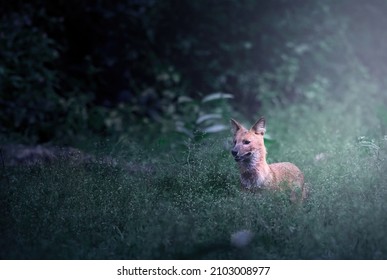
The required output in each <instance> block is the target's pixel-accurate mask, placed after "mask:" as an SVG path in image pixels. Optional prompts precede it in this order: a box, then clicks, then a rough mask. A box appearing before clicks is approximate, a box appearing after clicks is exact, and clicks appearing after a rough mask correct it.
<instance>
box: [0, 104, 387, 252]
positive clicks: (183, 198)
mask: <svg viewBox="0 0 387 280" xmlns="http://www.w3.org/2000/svg"><path fill="white" fill-rule="evenodd" d="M356 103H357V102H355V104H356ZM371 103H372V102H371ZM350 106H354V105H353V104H352V105H350ZM368 106H371V105H370V104H368ZM374 106H377V105H374ZM327 107H329V109H325V110H323V111H320V112H318V113H315V114H312V113H310V112H309V114H307V117H303V114H304V113H305V112H304V109H303V108H302V107H301V108H300V106H299V105H295V108H291V107H289V108H288V109H286V110H284V111H282V112H280V113H278V112H273V113H272V115H269V116H268V117H267V120H268V122H267V129H268V132H270V133H271V134H272V135H273V136H274V137H275V138H276V139H278V142H279V143H280V144H279V146H278V147H277V148H276V149H273V148H270V149H268V160H269V161H270V162H275V161H292V162H294V163H296V164H297V165H298V166H299V167H300V168H301V170H303V172H304V173H305V178H306V181H307V183H308V185H309V187H310V197H309V198H308V200H307V201H306V202H305V204H304V205H302V206H300V207H297V206H295V205H293V204H291V203H290V201H289V199H288V196H287V195H286V194H285V193H263V194H262V195H261V196H259V195H252V194H250V193H246V192H242V191H240V189H239V182H238V180H239V176H238V169H237V167H236V166H235V164H234V162H233V160H232V157H231V155H230V153H229V151H228V150H226V149H225V148H224V138H225V137H224V136H220V135H218V134H213V135H211V137H208V138H207V139H206V141H202V142H199V143H193V142H192V143H191V144H189V145H187V146H186V148H185V150H183V151H181V150H180V151H179V150H172V151H171V150H168V151H163V150H160V148H159V146H158V145H153V146H144V144H143V143H142V142H137V143H136V142H128V143H124V142H120V143H105V144H103V143H102V145H99V146H96V147H95V148H94V153H96V154H100V155H101V160H97V161H94V162H90V163H87V162H77V161H68V162H66V161H59V162H58V163H52V164H49V165H42V166H30V167H26V166H16V167H15V166H14V167H11V166H6V165H5V166H2V167H1V168H2V170H1V171H2V172H1V174H2V177H1V178H0V180H1V184H2V186H4V187H3V188H1V189H0V192H1V195H0V199H1V201H0V205H2V213H3V215H2V216H1V218H0V235H1V238H0V246H1V248H2V250H1V251H0V257H1V258H6V259H9V258H11V259H250V258H251V259H385V258H386V256H387V240H386V236H385V234H384V229H385V227H386V226H387V224H386V223H387V220H386V217H385V212H386V210H387V209H386V204H385V200H386V199H387V191H386V187H385V186H386V183H387V177H386V174H385V172H384V170H385V169H386V168H387V166H386V163H387V160H386V159H387V142H386V139H385V137H380V136H378V137H375V138H373V137H371V136H370V135H372V131H374V130H375V129H376V128H377V127H378V123H379V118H378V117H377V116H372V117H371V118H362V116H363V114H364V113H363V112H362V111H361V110H360V111H359V110H353V111H350V112H348V111H347V114H344V113H342V112H343V110H344V111H345V110H346V105H345V103H343V104H341V103H339V104H338V103H332V104H330V106H327ZM368 109H369V108H364V110H368ZM332 114H333V115H332ZM284 125H285V127H284ZM362 135H366V136H365V137H361V138H358V137H359V136H362ZM104 155H113V156H114V157H115V158H116V160H117V161H118V162H119V163H120V164H112V161H106V160H103V158H102V156H104ZM240 230H250V231H252V232H253V234H254V238H253V240H252V242H251V244H250V245H249V246H247V247H246V248H244V249H242V250H241V249H237V248H233V247H232V246H231V245H230V237H231V235H232V234H233V233H234V232H237V231H240Z"/></svg>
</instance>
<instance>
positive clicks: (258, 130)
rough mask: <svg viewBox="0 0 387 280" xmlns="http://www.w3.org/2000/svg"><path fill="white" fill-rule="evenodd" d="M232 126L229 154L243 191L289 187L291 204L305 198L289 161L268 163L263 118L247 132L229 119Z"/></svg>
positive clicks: (301, 182)
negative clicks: (231, 142)
mask: <svg viewBox="0 0 387 280" xmlns="http://www.w3.org/2000/svg"><path fill="white" fill-rule="evenodd" d="M231 126H232V130H233V133H234V147H233V149H232V151H231V153H232V155H233V156H234V159H235V161H237V162H238V165H239V171H240V179H241V186H242V189H244V190H250V191H259V190H262V189H270V190H284V189H288V188H290V190H291V197H290V198H291V200H292V201H296V200H299V199H301V200H303V199H305V198H306V196H307V190H306V188H305V185H304V175H303V173H302V172H301V171H300V169H299V168H298V167H297V166H295V165H294V164H293V163H290V162H280V163H273V164H267V162H266V147H265V144H264V138H263V136H264V134H265V132H266V122H265V119H264V118H260V119H259V120H258V121H257V122H256V123H255V124H254V125H253V127H252V128H251V129H249V130H247V129H246V128H244V127H243V126H242V125H241V124H239V123H238V122H237V121H235V120H231ZM297 190H301V191H300V193H301V197H297Z"/></svg>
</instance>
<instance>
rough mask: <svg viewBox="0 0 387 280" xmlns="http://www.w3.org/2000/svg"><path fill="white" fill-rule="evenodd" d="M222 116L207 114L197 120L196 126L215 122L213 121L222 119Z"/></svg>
mask: <svg viewBox="0 0 387 280" xmlns="http://www.w3.org/2000/svg"><path fill="white" fill-rule="evenodd" d="M220 118H222V116H221V115H220V114H205V115H201V116H200V117H198V118H197V120H196V124H200V123H202V122H205V121H207V120H213V119H220Z"/></svg>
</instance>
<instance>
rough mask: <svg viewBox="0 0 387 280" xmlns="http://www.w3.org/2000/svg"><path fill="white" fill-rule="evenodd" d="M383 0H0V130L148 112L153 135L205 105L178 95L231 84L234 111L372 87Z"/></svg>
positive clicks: (133, 119) (97, 126)
mask: <svg viewBox="0 0 387 280" xmlns="http://www.w3.org/2000/svg"><path fill="white" fill-rule="evenodd" d="M386 8H387V7H386V4H385V3H384V2H382V1H376V2H372V3H363V2H361V1H356V4H354V3H353V1H340V2H337V1H331V0H329V1H324V2H318V1H306V0H297V4H295V3H290V2H289V1H284V0H275V1H252V0H243V1H234V0H227V1H221V2H219V1H207V0H199V1H176V0H167V1H154V0H146V1H131V0H128V1H119V2H110V1H105V0H98V1H94V2H81V3H79V1H74V0H72V1H62V0H61V1H55V2H53V1H47V0H37V1H35V2H34V3H26V2H25V1H21V0H20V1H19V0H16V1H12V2H7V3H3V9H2V12H1V13H0V21H1V26H0V32H1V37H0V44H1V53H0V57H1V60H2V65H1V68H0V79H1V80H0V107H1V116H0V118H1V125H0V129H1V131H2V132H4V133H7V134H14V135H16V136H19V137H20V138H22V139H23V141H25V142H31V141H32V142H50V141H52V142H58V141H59V142H62V143H66V144H71V143H76V142H77V141H79V140H80V139H79V138H81V139H82V138H87V137H89V134H97V135H103V136H109V137H111V136H115V137H120V134H121V133H122V132H127V131H129V133H131V132H132V131H135V130H136V129H137V128H136V127H134V126H135V125H134V124H139V125H147V124H149V123H154V122H157V123H158V124H159V125H157V126H155V131H154V132H153V134H155V135H157V134H158V133H172V134H173V133H174V132H175V129H176V126H175V124H174V123H175V122H178V123H184V125H188V123H190V124H189V125H188V126H189V127H186V129H188V130H189V131H190V132H189V133H190V134H192V132H193V131H194V130H195V129H196V128H195V125H192V124H193V123H194V121H193V120H189V119H195V118H196V119H197V118H198V117H199V116H200V114H204V113H206V114H210V113H211V114H212V113H214V112H213V111H216V110H217V109H216V108H211V109H210V110H209V111H207V109H206V110H205V111H203V112H201V113H198V112H196V111H195V110H191V111H190V110H188V112H186V114H189V113H192V114H194V116H188V115H184V116H182V115H180V114H178V113H176V110H177V109H176V108H178V107H181V103H179V102H180V101H181V100H182V98H183V99H184V97H189V98H190V99H192V100H194V101H193V102H194V103H197V104H200V101H199V100H200V99H201V98H203V96H204V95H206V94H210V93H214V92H228V93H231V94H233V95H234V97H235V98H234V101H233V106H232V107H233V108H234V109H236V111H237V112H236V113H238V112H239V111H242V114H243V115H244V116H245V117H246V116H250V115H256V114H257V112H258V111H260V112H265V113H266V112H267V111H268V108H269V107H271V106H280V107H286V106H287V105H288V104H292V103H303V104H307V105H308V106H314V107H315V108H317V109H321V107H323V106H324V102H325V100H327V99H329V100H336V101H341V100H342V95H343V92H347V91H348V90H349V91H350V88H351V87H352V85H351V83H353V81H359V80H362V81H364V82H365V83H369V86H371V85H373V84H378V85H379V86H380V88H383V85H384V79H383V77H385V74H386V72H387V70H386V68H385V67H382V66H381V65H380V63H379V62H380V61H383V58H384V49H385V48H384V46H385V43H386V42H385V40H384V39H382V38H384V37H383V32H384V29H383V26H385V19H384V17H383V15H382V14H381V13H382V11H384V10H385V9H386ZM177 15H178V16H177ZM366 30H370V32H366ZM360 31H361V32H360ZM368 42H373V43H372V44H371V43H368ZM376 42H378V43H376ZM370 49H372V52H371V51H369V50H370ZM379 94H380V93H379ZM383 102H384V103H385V102H386V99H385V98H383ZM193 107H194V106H191V108H193ZM242 108H243V109H242ZM227 110H228V112H230V110H229V109H227ZM195 114H196V115H195ZM179 118H180V119H179ZM223 122H224V120H223ZM221 123H222V122H220V123H219V124H221ZM184 125H180V126H179V129H180V130H181V128H182V127H183V126H184ZM184 127H185V126H184ZM202 128H203V127H202ZM186 132H187V131H186Z"/></svg>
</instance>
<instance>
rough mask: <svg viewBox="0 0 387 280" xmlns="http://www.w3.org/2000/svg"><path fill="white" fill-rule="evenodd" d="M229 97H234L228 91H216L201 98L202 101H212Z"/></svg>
mask: <svg viewBox="0 0 387 280" xmlns="http://www.w3.org/2000/svg"><path fill="white" fill-rule="evenodd" d="M230 98H234V96H233V95H232V94H230V93H223V92H217V93H212V94H209V95H207V96H205V97H204V98H203V99H202V103H205V102H209V101H213V100H219V99H230Z"/></svg>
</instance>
